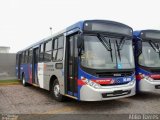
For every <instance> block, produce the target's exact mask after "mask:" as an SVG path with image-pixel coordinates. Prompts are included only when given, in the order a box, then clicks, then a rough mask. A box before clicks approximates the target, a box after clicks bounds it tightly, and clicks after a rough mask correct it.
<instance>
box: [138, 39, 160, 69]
mask: <svg viewBox="0 0 160 120" xmlns="http://www.w3.org/2000/svg"><path fill="white" fill-rule="evenodd" d="M158 46H159V43H153V42H149V41H145V42H142V54H141V55H140V56H139V64H140V65H142V66H146V67H160V53H159V48H157V47H158Z"/></svg>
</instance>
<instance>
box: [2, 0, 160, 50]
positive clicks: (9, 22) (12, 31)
mask: <svg viewBox="0 0 160 120" xmlns="http://www.w3.org/2000/svg"><path fill="white" fill-rule="evenodd" d="M159 6H160V3H159V0H0V46H10V47H11V50H10V52H17V51H19V50H21V49H23V48H24V47H27V46H29V45H31V44H32V43H35V42H37V41H39V40H41V39H42V38H45V37H48V36H49V35H50V30H49V27H52V28H53V33H54V32H57V31H59V30H61V29H64V28H65V27H67V26H69V25H71V24H73V23H75V22H77V21H80V20H85V19H106V20H113V21H118V22H122V23H124V24H127V25H129V26H131V27H132V28H133V29H134V30H140V29H159V30H160V13H159V12H160V7H159Z"/></svg>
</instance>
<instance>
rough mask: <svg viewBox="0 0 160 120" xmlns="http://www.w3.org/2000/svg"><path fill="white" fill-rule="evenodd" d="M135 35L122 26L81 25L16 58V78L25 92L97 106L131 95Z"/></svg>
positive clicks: (104, 22) (87, 22) (89, 22)
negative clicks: (31, 89)
mask: <svg viewBox="0 0 160 120" xmlns="http://www.w3.org/2000/svg"><path fill="white" fill-rule="evenodd" d="M132 38H133V30H132V28H131V27H129V26H127V25H124V24H122V23H118V22H114V21H107V20H85V21H81V22H78V23H76V24H74V25H71V26H70V27H67V28H66V29H65V30H63V31H61V32H59V33H57V34H54V35H52V36H50V37H48V38H45V39H43V40H41V41H40V42H38V43H36V44H33V45H31V46H29V47H27V48H26V49H24V50H21V51H19V52H18V53H17V66H16V69H17V76H18V78H19V79H21V80H22V83H23V85H24V86H26V85H27V84H28V83H29V84H34V85H36V86H38V87H40V88H43V89H46V90H49V91H50V92H51V94H52V95H53V97H54V98H55V99H56V100H57V101H62V100H64V97H65V96H68V97H71V98H74V99H77V100H80V101H101V100H110V99H118V98H123V97H129V96H133V95H135V65H134V56H133V46H132Z"/></svg>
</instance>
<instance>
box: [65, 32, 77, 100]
mask: <svg viewBox="0 0 160 120" xmlns="http://www.w3.org/2000/svg"><path fill="white" fill-rule="evenodd" d="M76 41H77V34H74V35H70V36H68V37H67V45H66V46H67V52H66V53H67V63H66V64H67V65H66V66H67V77H66V78H67V80H66V82H67V94H69V95H72V96H75V97H76V94H77V91H78V87H77V80H78V79H77V78H78V60H77V56H78V49H77V43H76Z"/></svg>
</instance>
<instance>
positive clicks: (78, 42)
mask: <svg viewBox="0 0 160 120" xmlns="http://www.w3.org/2000/svg"><path fill="white" fill-rule="evenodd" d="M83 41H84V36H83V35H81V34H79V35H78V38H77V48H80V47H82V45H83Z"/></svg>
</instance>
